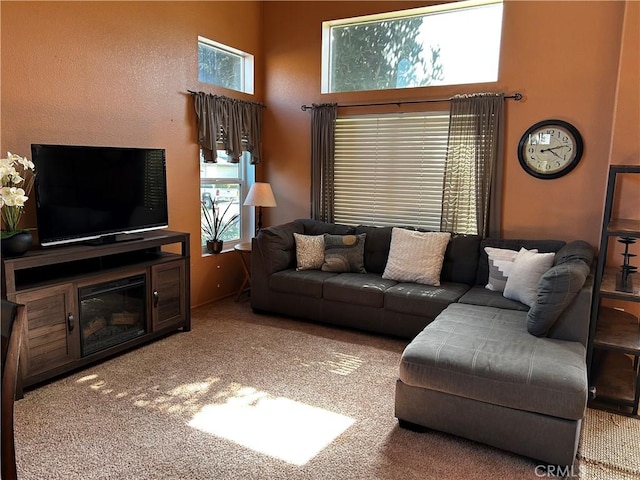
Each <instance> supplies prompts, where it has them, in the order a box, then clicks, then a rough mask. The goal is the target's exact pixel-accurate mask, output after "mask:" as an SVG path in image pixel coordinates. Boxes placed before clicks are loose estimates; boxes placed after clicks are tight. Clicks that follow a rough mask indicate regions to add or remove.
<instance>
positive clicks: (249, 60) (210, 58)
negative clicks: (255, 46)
mask: <svg viewBox="0 0 640 480" xmlns="http://www.w3.org/2000/svg"><path fill="white" fill-rule="evenodd" d="M198 80H199V81H201V82H204V83H210V84H212V85H218V86H220V87H225V88H229V89H231V90H236V91H238V92H244V93H250V94H253V55H250V54H248V53H245V52H242V51H240V50H236V49H235V48H231V47H227V46H226V45H222V44H221V43H217V42H214V41H212V40H209V39H207V38H204V37H198Z"/></svg>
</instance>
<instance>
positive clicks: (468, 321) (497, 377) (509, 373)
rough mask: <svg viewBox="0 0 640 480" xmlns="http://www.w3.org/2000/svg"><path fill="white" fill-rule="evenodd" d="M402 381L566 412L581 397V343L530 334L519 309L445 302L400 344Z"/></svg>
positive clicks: (579, 408) (577, 410)
mask: <svg viewBox="0 0 640 480" xmlns="http://www.w3.org/2000/svg"><path fill="white" fill-rule="evenodd" d="M400 379H401V380H402V382H404V383H405V384H407V385H411V386H415V387H420V388H427V389H431V390H436V391H439V392H444V393H449V394H452V395H457V396H460V397H464V398H470V399H473V400H477V401H481V402H486V403H491V404H495V405H501V406H503V407H508V408H514V409H518V410H525V411H530V412H538V413H541V414H545V415H551V416H554V417H560V418H565V419H570V420H577V419H581V418H582V417H583V415H584V411H585V408H586V403H587V371H586V364H585V348H584V346H583V345H582V344H580V343H578V342H566V341H562V340H553V339H549V338H539V337H535V336H533V335H531V334H529V333H528V332H527V326H526V312H519V311H515V310H502V309H498V308H493V307H478V306H472V305H464V304H452V305H450V306H449V307H447V308H446V309H445V310H444V311H443V312H442V313H441V314H440V315H439V316H438V317H437V318H436V319H435V320H434V321H433V322H432V323H430V324H429V325H428V326H427V327H425V329H424V330H423V331H422V332H421V333H419V334H418V335H417V336H416V338H415V339H414V340H413V341H412V342H411V343H410V344H409V345H408V346H407V347H406V349H405V351H404V353H403V354H402V359H401V363H400Z"/></svg>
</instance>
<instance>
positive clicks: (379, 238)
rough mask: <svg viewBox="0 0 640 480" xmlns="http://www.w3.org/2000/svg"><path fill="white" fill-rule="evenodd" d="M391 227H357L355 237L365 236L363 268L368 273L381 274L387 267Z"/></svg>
mask: <svg viewBox="0 0 640 480" xmlns="http://www.w3.org/2000/svg"><path fill="white" fill-rule="evenodd" d="M391 230H392V227H371V226H367V225H358V226H357V227H356V235H359V234H361V233H366V234H367V239H366V241H365V242H364V268H365V270H366V271H367V272H370V273H382V272H384V268H385V267H386V265H387V258H388V257H389V247H390V246H391Z"/></svg>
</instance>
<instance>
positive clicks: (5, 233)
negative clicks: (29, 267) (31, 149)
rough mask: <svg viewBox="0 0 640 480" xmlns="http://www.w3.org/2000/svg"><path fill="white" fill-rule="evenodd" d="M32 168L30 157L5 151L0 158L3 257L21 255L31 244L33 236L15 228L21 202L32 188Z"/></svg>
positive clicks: (21, 208) (17, 222)
mask: <svg viewBox="0 0 640 480" xmlns="http://www.w3.org/2000/svg"><path fill="white" fill-rule="evenodd" d="M34 180H35V167H34V165H33V162H31V160H28V159H27V158H24V157H21V156H20V155H15V154H13V153H11V152H8V153H7V158H2V159H0V210H1V215H0V217H1V218H2V231H1V232H0V240H1V245H2V253H3V255H7V256H16V255H22V254H24V253H25V252H26V251H27V250H28V249H29V248H30V247H31V244H32V243H33V237H32V236H31V233H29V232H28V231H27V230H25V229H21V228H19V227H18V224H19V223H20V218H21V217H22V211H23V209H24V204H25V202H26V201H27V200H28V199H29V194H30V193H31V189H32V188H33V182H34Z"/></svg>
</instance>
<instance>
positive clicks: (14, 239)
mask: <svg viewBox="0 0 640 480" xmlns="http://www.w3.org/2000/svg"><path fill="white" fill-rule="evenodd" d="M31 245H33V237H32V236H31V234H30V233H29V232H20V233H16V234H15V235H12V236H10V237H7V238H3V239H2V240H0V248H1V250H2V256H3V257H19V256H21V255H24V254H25V253H26V252H27V250H29V249H30V248H31Z"/></svg>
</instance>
